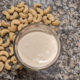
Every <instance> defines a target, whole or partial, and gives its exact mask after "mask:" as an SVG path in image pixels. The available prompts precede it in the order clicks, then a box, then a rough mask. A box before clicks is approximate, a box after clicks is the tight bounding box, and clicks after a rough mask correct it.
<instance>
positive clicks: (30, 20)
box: [28, 13, 33, 23]
mask: <svg viewBox="0 0 80 80" xmlns="http://www.w3.org/2000/svg"><path fill="white" fill-rule="evenodd" d="M32 21H33V16H32V14H31V13H28V22H29V23H30V22H32Z"/></svg>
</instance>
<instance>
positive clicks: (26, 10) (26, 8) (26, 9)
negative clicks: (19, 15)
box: [23, 5, 28, 13]
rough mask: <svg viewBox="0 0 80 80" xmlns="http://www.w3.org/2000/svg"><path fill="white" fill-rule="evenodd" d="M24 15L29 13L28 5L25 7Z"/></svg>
mask: <svg viewBox="0 0 80 80" xmlns="http://www.w3.org/2000/svg"><path fill="white" fill-rule="evenodd" d="M23 12H24V13H28V6H27V5H24V10H23Z"/></svg>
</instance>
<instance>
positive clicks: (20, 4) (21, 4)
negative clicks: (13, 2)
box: [17, 1, 25, 8]
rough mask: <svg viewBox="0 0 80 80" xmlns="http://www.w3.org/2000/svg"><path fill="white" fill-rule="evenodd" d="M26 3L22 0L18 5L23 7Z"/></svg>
mask: <svg viewBox="0 0 80 80" xmlns="http://www.w3.org/2000/svg"><path fill="white" fill-rule="evenodd" d="M24 4H25V3H24V2H23V1H22V2H21V3H19V4H18V5H17V7H19V8H21V7H23V6H24Z"/></svg>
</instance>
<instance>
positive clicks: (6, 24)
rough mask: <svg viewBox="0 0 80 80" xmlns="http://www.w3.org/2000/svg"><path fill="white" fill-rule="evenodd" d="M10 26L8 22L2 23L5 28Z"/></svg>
mask: <svg viewBox="0 0 80 80" xmlns="http://www.w3.org/2000/svg"><path fill="white" fill-rule="evenodd" d="M9 25H10V24H9V23H8V22H6V21H4V20H2V21H1V26H3V27H9Z"/></svg>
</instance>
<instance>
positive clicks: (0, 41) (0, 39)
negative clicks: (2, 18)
mask: <svg viewBox="0 0 80 80" xmlns="http://www.w3.org/2000/svg"><path fill="white" fill-rule="evenodd" d="M2 43H3V39H2V38H1V37H0V45H1V44H2Z"/></svg>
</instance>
